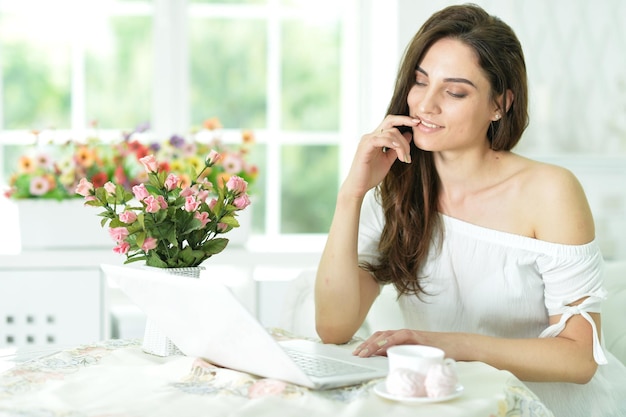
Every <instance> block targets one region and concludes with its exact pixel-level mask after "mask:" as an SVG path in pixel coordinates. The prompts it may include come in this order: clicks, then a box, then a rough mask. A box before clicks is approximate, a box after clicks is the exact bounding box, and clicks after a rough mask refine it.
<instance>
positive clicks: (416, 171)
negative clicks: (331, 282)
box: [362, 4, 528, 296]
mask: <svg viewBox="0 0 626 417" xmlns="http://www.w3.org/2000/svg"><path fill="white" fill-rule="evenodd" d="M442 38H452V39H456V40H459V41H461V42H463V43H464V44H465V45H467V46H469V47H470V48H472V49H473V50H474V51H475V53H476V56H477V58H478V62H479V65H480V66H481V68H482V70H483V72H484V74H485V75H486V77H487V79H488V80H489V83H490V85H491V91H492V93H491V97H492V99H493V100H494V103H496V104H498V101H497V98H498V97H502V100H503V101H502V103H501V104H502V109H501V110H505V109H506V111H501V113H502V118H500V119H499V120H498V121H496V122H493V123H491V125H490V127H489V129H488V131H487V139H488V140H489V142H490V146H491V148H492V149H493V150H504V151H508V150H511V149H512V148H513V147H514V146H515V145H516V144H517V142H519V140H520V138H521V136H522V133H523V132H524V130H525V129H526V126H527V125H528V108H527V107H528V86H527V78H526V64H525V62H524V54H523V51H522V47H521V45H520V42H519V40H518V39H517V36H516V35H515V33H514V32H513V30H512V29H511V28H510V27H509V26H508V25H507V24H506V23H504V22H503V21H502V20H500V19H499V18H497V17H495V16H491V15H489V14H488V13H486V12H485V11H484V10H483V9H482V8H480V7H479V6H476V5H473V4H466V5H458V6H450V7H447V8H445V9H442V10H441V11H439V12H437V13H435V14H434V15H432V16H431V17H430V18H429V19H428V20H427V21H426V22H425V23H424V25H423V26H422V27H421V28H420V30H419V31H418V32H417V34H416V35H415V36H414V37H413V39H412V40H411V42H410V43H409V45H408V46H407V48H406V51H405V53H404V58H403V60H402V63H401V65H400V68H399V71H398V76H397V79H396V85H395V89H394V93H393V96H392V98H391V102H390V104H389V107H388V108H387V114H399V115H409V106H408V104H407V97H408V94H409V90H410V89H411V87H412V86H413V84H414V83H415V70H416V69H417V67H418V65H419V64H420V63H421V61H422V59H423V57H424V55H425V54H426V52H427V51H428V48H429V47H430V46H431V45H433V44H434V43H435V42H436V41H438V40H440V39H442ZM507 90H510V91H511V92H512V93H513V97H514V100H512V102H507V94H504V93H505V92H506V91H507ZM411 160H412V161H413V163H411V164H405V163H402V162H400V161H396V162H395V163H394V164H393V166H392V167H391V170H390V171H389V173H388V174H387V175H386V177H385V179H384V180H383V181H382V182H381V184H380V185H379V186H378V188H377V190H376V192H377V198H379V201H380V202H381V204H382V207H383V211H384V215H385V226H384V228H383V231H382V235H381V239H380V242H379V246H378V248H379V251H380V254H381V258H380V259H379V262H378V263H376V264H372V263H365V264H363V265H362V267H363V268H365V269H366V270H368V271H369V272H371V273H372V274H373V275H374V277H375V279H376V280H377V281H378V282H380V283H393V284H394V285H395V287H396V288H397V290H398V294H399V295H401V294H415V295H417V296H420V295H421V294H423V293H424V290H423V287H422V284H421V279H422V277H420V275H419V271H420V268H421V266H422V264H423V263H424V262H425V259H426V257H427V256H428V252H429V248H430V247H431V245H432V244H433V242H436V241H439V242H441V239H437V237H438V236H439V237H441V233H442V228H441V224H440V216H439V214H438V197H439V191H440V182H439V176H438V174H437V171H436V169H435V164H434V160H433V155H432V153H431V152H427V151H423V150H421V149H418V148H417V147H416V146H415V143H414V142H413V141H411Z"/></svg>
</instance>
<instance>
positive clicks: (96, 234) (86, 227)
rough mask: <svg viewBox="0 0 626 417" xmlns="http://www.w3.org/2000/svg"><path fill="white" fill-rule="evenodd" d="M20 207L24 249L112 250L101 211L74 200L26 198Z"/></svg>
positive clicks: (17, 202) (112, 243) (78, 199)
mask: <svg viewBox="0 0 626 417" xmlns="http://www.w3.org/2000/svg"><path fill="white" fill-rule="evenodd" d="M16 204H17V207H18V217H19V227H20V240H21V243H22V250H41V249H68V248H69V249H71V248H81V249H86V248H108V249H113V247H114V246H115V245H114V242H113V240H112V239H111V238H110V237H109V234H108V230H107V228H106V227H105V228H103V227H101V226H100V220H101V217H100V216H98V213H100V211H101V208H99V207H89V206H84V200H83V199H82V198H77V199H70V200H61V201H58V200H50V199H35V198H33V199H22V200H16Z"/></svg>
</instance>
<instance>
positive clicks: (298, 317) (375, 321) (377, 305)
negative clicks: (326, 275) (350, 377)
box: [281, 269, 404, 338]
mask: <svg viewBox="0 0 626 417" xmlns="http://www.w3.org/2000/svg"><path fill="white" fill-rule="evenodd" d="M315 274H316V270H315V269H305V270H303V271H302V272H301V273H300V274H299V275H298V276H297V277H296V278H295V279H294V280H293V281H292V282H291V284H290V286H289V289H288V290H287V294H286V298H285V304H284V306H283V314H282V323H281V327H282V328H283V329H285V330H288V331H290V332H292V333H294V334H296V335H299V336H305V337H310V338H318V335H317V332H316V331H315V296H314V287H315ZM402 327H404V320H403V318H402V313H401V312H400V309H399V307H398V304H397V303H396V291H395V290H394V288H393V287H392V286H390V285H386V286H385V287H384V289H383V291H382V292H381V294H380V295H379V296H378V298H377V299H376V301H375V302H374V305H372V308H371V309H370V312H369V314H368V316H367V318H366V320H365V323H363V325H362V326H361V328H360V329H359V331H358V332H357V333H356V335H355V336H356V337H361V338H367V337H368V336H369V335H371V334H372V333H373V332H375V331H377V330H389V329H400V328H402Z"/></svg>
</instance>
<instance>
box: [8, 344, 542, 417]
mask: <svg viewBox="0 0 626 417" xmlns="http://www.w3.org/2000/svg"><path fill="white" fill-rule="evenodd" d="M279 333H280V332H277V335H279V336H280V334H279ZM33 353H42V352H36V351H35V352H33ZM0 355H2V353H1V352H0ZM31 356H32V355H31ZM26 358H27V357H26ZM0 361H2V356H0ZM11 361H13V362H20V356H19V355H17V356H15V355H13V354H11V353H9V354H6V353H5V355H4V362H5V364H6V363H7V362H11ZM5 368H6V366H5ZM0 369H2V367H1V365H0ZM458 371H459V377H460V382H461V383H462V384H463V386H464V388H465V389H464V392H463V394H462V395H461V396H460V397H458V398H455V399H453V400H450V401H446V402H441V403H431V404H404V403H399V402H393V401H389V400H386V399H382V398H380V397H378V396H377V395H376V394H375V393H374V392H373V390H372V388H373V387H374V386H375V384H377V383H379V382H381V381H382V379H379V380H373V381H369V382H367V383H364V384H361V385H357V386H352V387H347V388H341V389H333V390H328V391H312V390H309V389H306V388H302V387H299V386H296V385H291V384H285V383H283V382H280V381H275V380H270V379H263V378H257V377H254V376H251V375H248V374H245V373H241V372H236V371H233V370H230V369H224V368H219V367H216V366H214V365H212V364H210V363H207V362H206V361H204V360H202V359H197V358H193V357H187V356H170V357H166V358H162V357H158V356H153V355H149V354H146V353H144V352H143V351H142V349H141V346H140V343H139V341H137V340H108V341H104V342H100V343H96V344H92V345H84V346H78V347H73V348H70V349H65V350H63V351H60V352H57V353H54V354H52V355H47V356H44V357H39V358H36V359H32V360H30V361H27V362H21V363H17V364H15V366H13V367H11V368H10V369H5V370H4V372H2V373H0V416H5V415H7V416H8V415H14V414H19V415H46V416H85V417H96V416H103V415H106V416H109V417H113V416H120V417H121V416H126V417H127V416H151V417H157V416H168V417H169V416H181V417H185V416H209V415H210V416H229V417H230V416H235V417H238V416H254V417H259V416H272V417H274V416H281V417H283V416H294V417H295V416H298V417H300V416H307V417H308V416H346V417H347V416H359V417H367V416H372V417H374V416H375V417H380V416H385V417H387V416H411V417H419V416H437V417H445V416H459V417H460V416H462V417H471V416H480V417H495V416H505V415H515V416H533V417H542V416H545V417H551V416H552V413H551V412H549V411H548V410H546V409H545V406H544V405H543V404H542V403H541V402H540V401H539V400H538V399H537V398H536V396H535V395H534V394H532V393H531V392H530V391H529V390H528V389H527V388H526V387H525V385H524V384H523V383H521V382H520V381H519V380H518V379H517V378H515V377H514V376H513V375H512V374H510V373H509V372H506V371H500V370H497V369H494V368H492V367H490V366H488V365H486V364H484V363H480V362H466V363H459V364H458ZM509 413H510V414H509Z"/></svg>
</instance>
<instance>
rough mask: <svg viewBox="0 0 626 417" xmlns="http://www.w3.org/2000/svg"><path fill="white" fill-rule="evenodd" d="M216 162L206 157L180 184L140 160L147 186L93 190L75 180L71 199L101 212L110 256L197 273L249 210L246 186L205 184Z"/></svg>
mask: <svg viewBox="0 0 626 417" xmlns="http://www.w3.org/2000/svg"><path fill="white" fill-rule="evenodd" d="M221 159H222V156H221V155H220V154H219V153H217V152H216V151H214V150H213V151H211V152H210V153H209V155H208V156H207V157H206V159H205V161H204V168H203V169H202V170H201V171H200V172H199V173H198V175H197V176H196V177H195V178H194V179H193V180H192V181H191V182H190V183H186V182H185V181H183V180H182V179H181V177H180V176H179V175H177V174H174V173H171V172H170V173H167V171H166V170H163V169H160V168H159V163H158V161H157V159H156V158H155V156H154V155H147V156H145V157H142V158H141V159H140V161H141V163H142V164H143V165H144V167H145V169H146V172H147V175H148V180H147V182H146V183H140V184H138V185H135V186H133V187H132V192H129V191H128V190H126V189H125V188H124V187H123V186H122V185H120V184H115V183H114V182H112V181H109V182H107V183H105V184H104V185H103V186H101V187H95V186H94V184H92V183H91V182H90V181H88V180H87V179H85V178H83V179H81V180H80V182H79V184H78V186H77V188H76V193H77V194H79V195H82V196H83V197H85V200H86V203H85V204H86V205H88V206H93V207H101V208H103V209H104V210H103V211H102V212H101V213H100V214H99V216H100V217H102V220H101V225H102V226H103V227H104V226H108V230H109V234H110V236H111V237H112V238H113V240H114V241H115V246H114V249H113V250H114V251H115V252H117V253H120V254H124V255H126V262H125V263H130V262H136V261H145V263H146V265H148V266H154V267H158V268H189V267H197V266H200V264H201V263H202V262H203V261H205V260H206V259H208V258H210V257H211V256H213V255H215V254H217V253H219V252H221V251H222V250H223V249H224V248H225V247H226V245H227V244H228V239H226V238H224V237H222V235H224V234H225V233H228V232H229V231H231V230H232V229H233V228H236V227H239V222H238V221H237V218H236V216H237V214H238V212H240V211H241V210H244V209H245V208H246V207H248V206H249V205H250V199H249V196H248V194H247V182H246V181H245V180H244V179H243V178H241V177H238V176H231V177H230V178H229V179H228V181H226V182H217V183H213V182H211V181H210V180H209V179H208V178H207V176H206V171H207V170H210V169H211V168H212V167H213V166H215V164H216V163H217V162H219V160H221Z"/></svg>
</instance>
